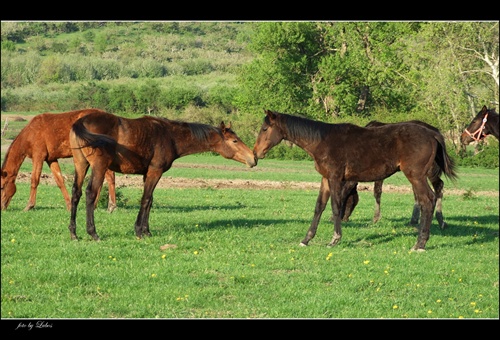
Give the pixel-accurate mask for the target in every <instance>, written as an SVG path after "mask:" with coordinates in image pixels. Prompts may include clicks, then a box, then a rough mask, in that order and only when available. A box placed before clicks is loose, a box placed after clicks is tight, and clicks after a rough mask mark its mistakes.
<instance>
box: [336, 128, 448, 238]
mask: <svg viewBox="0 0 500 340" xmlns="http://www.w3.org/2000/svg"><path fill="white" fill-rule="evenodd" d="M402 123H403V124H407V123H410V124H418V125H421V126H424V127H426V128H428V129H431V130H433V131H436V132H437V133H441V132H440V131H439V129H437V128H436V127H434V126H432V125H430V124H428V123H426V122H422V121H420V120H410V121H406V122H402ZM387 124H401V123H382V122H379V121H376V120H373V121H371V122H369V123H368V124H367V125H366V127H377V126H383V125H387ZM441 175H442V171H441V168H440V167H439V165H438V164H437V163H436V162H434V164H433V167H432V169H431V172H430V173H429V174H428V176H427V177H428V179H429V181H430V182H431V184H432V187H433V188H434V193H435V194H436V209H435V210H436V214H435V215H436V219H437V220H438V223H439V227H440V228H441V229H445V228H446V227H447V224H446V222H445V221H444V218H443V203H442V201H443V188H444V182H443V181H442V180H441ZM383 183H384V180H381V181H375V183H374V185H373V196H374V197H375V212H374V215H373V223H377V222H378V221H379V220H380V218H381V212H380V200H381V197H382V185H383ZM358 202H359V195H358V191H357V185H355V186H354V188H353V189H352V190H351V192H350V193H349V194H348V195H347V198H346V201H345V203H344V205H343V208H342V211H341V217H342V221H345V222H346V221H349V217H350V216H351V214H352V212H353V210H354V208H355V207H356V205H357V204H358ZM419 220H420V206H419V204H418V202H417V200H416V198H415V204H414V205H413V213H412V215H411V219H410V222H409V224H410V225H413V226H418V224H419Z"/></svg>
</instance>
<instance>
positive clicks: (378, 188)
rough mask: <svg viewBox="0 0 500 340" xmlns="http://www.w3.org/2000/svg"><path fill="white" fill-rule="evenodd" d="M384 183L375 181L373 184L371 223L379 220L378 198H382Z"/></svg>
mask: <svg viewBox="0 0 500 340" xmlns="http://www.w3.org/2000/svg"><path fill="white" fill-rule="evenodd" d="M383 184H384V181H383V180H382V181H376V182H375V183H373V196H374V197H375V211H374V213H373V223H377V222H378V221H379V220H380V217H381V216H380V198H381V197H382V185H383Z"/></svg>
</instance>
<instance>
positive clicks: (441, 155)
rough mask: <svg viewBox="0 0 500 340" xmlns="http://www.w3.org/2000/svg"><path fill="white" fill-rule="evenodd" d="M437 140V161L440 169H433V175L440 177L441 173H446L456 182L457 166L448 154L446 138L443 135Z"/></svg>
mask: <svg viewBox="0 0 500 340" xmlns="http://www.w3.org/2000/svg"><path fill="white" fill-rule="evenodd" d="M435 138H436V140H437V141H438V149H437V152H436V159H435V162H436V163H437V165H438V167H436V166H434V167H433V170H432V171H433V175H434V176H435V175H438V177H439V176H440V175H441V173H443V172H444V174H445V176H446V177H448V178H449V179H451V180H452V181H456V180H457V179H458V175H457V172H456V164H455V161H454V160H453V158H451V157H450V156H449V155H448V153H447V152H446V143H445V141H444V137H443V135H441V134H437V135H436V136H435Z"/></svg>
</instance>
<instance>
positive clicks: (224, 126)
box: [219, 121, 226, 132]
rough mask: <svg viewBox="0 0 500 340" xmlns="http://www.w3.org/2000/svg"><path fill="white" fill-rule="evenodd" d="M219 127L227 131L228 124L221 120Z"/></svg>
mask: <svg viewBox="0 0 500 340" xmlns="http://www.w3.org/2000/svg"><path fill="white" fill-rule="evenodd" d="M219 128H220V129H221V130H222V132H225V131H226V124H224V121H222V122H220V125H219Z"/></svg>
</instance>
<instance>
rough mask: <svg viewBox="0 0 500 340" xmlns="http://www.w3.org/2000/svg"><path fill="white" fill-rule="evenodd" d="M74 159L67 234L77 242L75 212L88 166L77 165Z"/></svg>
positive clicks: (84, 164) (83, 164) (85, 164)
mask: <svg viewBox="0 0 500 340" xmlns="http://www.w3.org/2000/svg"><path fill="white" fill-rule="evenodd" d="M74 159H75V176H74V182H73V188H72V191H71V217H70V222H69V226H68V229H69V233H70V236H71V239H72V240H78V237H77V236H76V212H77V210H78V203H79V202H80V198H81V197H82V186H83V180H84V179H85V175H86V173H87V170H88V167H89V164H88V163H86V162H83V163H79V162H77V161H76V157H75V158H74Z"/></svg>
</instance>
